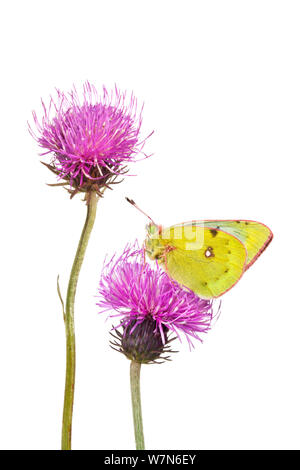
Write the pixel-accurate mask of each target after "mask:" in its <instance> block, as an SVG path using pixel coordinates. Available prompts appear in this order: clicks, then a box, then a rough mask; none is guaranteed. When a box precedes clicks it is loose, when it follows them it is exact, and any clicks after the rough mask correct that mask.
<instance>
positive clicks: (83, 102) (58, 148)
mask: <svg viewBox="0 0 300 470" xmlns="http://www.w3.org/2000/svg"><path fill="white" fill-rule="evenodd" d="M42 105H43V110H44V114H43V117H42V120H41V122H40V121H39V120H38V118H37V115H36V113H35V112H33V118H34V122H35V125H36V131H37V133H35V132H34V131H33V130H32V128H31V127H30V126H29V129H30V132H31V134H32V136H33V137H34V138H35V139H36V141H37V142H38V144H39V146H40V147H42V149H44V150H45V151H44V152H43V153H41V155H46V154H48V153H51V154H52V155H53V158H52V161H51V162H50V164H48V163H44V164H45V165H46V166H47V167H48V168H49V169H50V170H51V171H53V172H54V173H55V174H56V175H58V177H59V179H60V180H64V183H62V182H61V183H59V184H58V185H61V186H63V185H64V184H69V192H70V193H71V196H74V194H76V193H77V192H78V191H84V192H89V191H96V192H97V193H98V195H99V196H102V194H103V191H104V189H105V188H107V187H109V185H111V184H113V183H117V182H120V181H118V177H119V176H120V175H124V174H125V173H126V172H127V167H126V165H127V164H128V163H130V162H133V161H135V160H136V156H137V154H138V153H140V152H142V149H143V146H144V143H145V140H146V139H144V140H140V139H139V134H140V128H141V123H142V117H141V111H142V109H141V110H140V111H139V112H138V108H137V101H136V98H135V97H134V96H133V95H131V96H130V97H129V100H127V97H126V93H121V92H120V91H119V90H118V89H117V88H115V90H113V91H112V92H111V93H109V92H108V91H107V90H106V88H105V87H103V92H102V94H101V95H99V94H98V92H97V90H96V88H95V87H94V86H93V85H91V84H90V83H89V82H86V83H85V84H84V86H83V96H82V98H81V97H80V96H79V94H78V92H77V90H76V89H75V87H74V88H73V90H71V92H69V93H68V94H65V93H63V92H61V91H60V90H57V96H56V99H54V98H52V97H51V98H50V103H49V106H48V107H47V106H46V104H45V103H44V102H43V101H42ZM144 156H146V155H145V154H144ZM71 188H73V189H71Z"/></svg>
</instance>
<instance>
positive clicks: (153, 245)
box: [145, 223, 165, 261]
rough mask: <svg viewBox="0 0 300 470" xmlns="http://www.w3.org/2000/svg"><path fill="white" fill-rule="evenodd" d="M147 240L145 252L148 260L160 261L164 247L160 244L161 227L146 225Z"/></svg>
mask: <svg viewBox="0 0 300 470" xmlns="http://www.w3.org/2000/svg"><path fill="white" fill-rule="evenodd" d="M146 230H147V238H146V240H145V250H146V253H147V255H148V256H149V258H150V259H155V260H157V261H160V260H161V259H162V257H163V254H164V250H165V246H164V244H163V242H162V236H161V235H162V226H161V225H156V224H154V223H150V224H148V225H146Z"/></svg>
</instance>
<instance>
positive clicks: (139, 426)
mask: <svg viewBox="0 0 300 470" xmlns="http://www.w3.org/2000/svg"><path fill="white" fill-rule="evenodd" d="M140 372H141V364H140V363H139V362H135V361H131V363H130V387H131V401H132V414H133V424H134V435H135V443H136V450H144V449H145V442H144V433H143V419H142V406H141V391H140Z"/></svg>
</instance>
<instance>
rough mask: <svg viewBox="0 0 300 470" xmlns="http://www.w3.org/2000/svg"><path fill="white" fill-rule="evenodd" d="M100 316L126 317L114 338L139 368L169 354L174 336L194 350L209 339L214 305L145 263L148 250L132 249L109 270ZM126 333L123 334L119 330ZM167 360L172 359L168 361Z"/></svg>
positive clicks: (110, 264) (111, 262)
mask: <svg viewBox="0 0 300 470" xmlns="http://www.w3.org/2000/svg"><path fill="white" fill-rule="evenodd" d="M99 294H100V301H99V302H98V303H97V305H98V306H99V307H100V309H101V310H100V313H103V312H106V311H111V310H114V311H115V312H116V313H114V314H110V315H109V317H111V318H114V317H120V323H119V324H118V326H117V327H116V328H115V329H114V332H115V334H116V335H114V334H113V336H114V337H115V339H116V340H117V341H119V343H117V342H114V343H113V344H112V345H113V346H114V347H118V350H119V351H121V352H123V353H124V354H125V355H126V356H127V357H129V358H130V359H132V360H135V361H137V362H154V360H155V359H157V358H158V357H160V356H161V353H162V352H165V351H166V350H167V349H166V346H167V344H168V342H169V340H168V332H173V333H175V335H176V336H177V337H178V338H179V339H180V338H181V336H182V335H183V336H185V337H186V339H187V341H188V343H189V345H190V346H192V339H198V340H200V341H201V337H200V336H199V335H200V334H202V333H206V332H207V331H208V330H209V328H210V324H211V320H212V317H213V304H212V302H211V301H209V300H203V299H200V298H199V297H198V296H197V295H196V294H195V293H194V292H192V291H191V290H188V289H184V288H182V287H181V286H180V285H179V284H178V283H177V282H175V281H173V280H171V279H170V278H169V276H168V275H167V274H166V273H165V272H163V271H162V270H161V269H160V268H159V267H158V265H156V266H154V268H153V267H151V266H150V265H149V264H147V263H145V261H144V253H143V250H141V249H138V248H137V247H136V246H133V247H132V246H129V247H127V248H126V249H125V251H124V252H123V254H122V255H121V256H120V257H118V258H117V257H116V255H115V256H114V257H113V258H112V259H111V260H109V261H108V262H107V263H106V264H105V266H104V269H103V272H102V276H101V279H100V285H99ZM120 326H121V327H122V328H123V332H122V333H120V331H118V330H117V328H119V327H120ZM164 359H166V358H164Z"/></svg>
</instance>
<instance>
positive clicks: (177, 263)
mask: <svg viewBox="0 0 300 470" xmlns="http://www.w3.org/2000/svg"><path fill="white" fill-rule="evenodd" d="M127 200H128V199H127ZM128 201H129V202H130V203H131V204H133V205H135V207H136V208H137V209H139V208H138V207H137V206H136V204H135V203H134V201H132V200H128ZM139 210H140V209H139ZM141 212H143V211H141ZM143 214H145V213H144V212H143ZM147 217H148V218H149V219H150V217H149V216H147ZM150 221H151V222H150V224H148V225H147V238H146V240H145V252H146V253H147V255H148V257H149V258H150V259H152V260H157V262H158V263H159V264H160V265H161V266H162V268H163V269H164V270H165V271H166V272H167V273H168V275H169V276H170V277H171V278H172V279H174V280H175V281H177V282H178V283H180V284H182V285H183V286H186V287H188V288H189V289H191V290H192V291H194V292H195V293H196V294H197V295H199V297H201V298H204V299H212V298H216V297H220V296H221V295H223V294H224V293H225V292H227V291H228V290H229V289H231V288H232V287H233V286H234V285H235V284H236V283H237V282H238V281H239V280H240V278H241V277H242V275H243V274H244V273H245V271H247V269H249V267H250V266H251V265H252V264H253V263H254V262H255V261H256V260H257V258H258V257H259V256H260V255H261V253H262V252H263V251H264V250H265V249H266V248H267V246H268V245H269V244H270V242H271V241H272V238H273V234H272V232H271V230H270V229H269V228H268V227H267V226H266V225H264V224H262V223H260V222H255V221H252V220H204V221H197V220H195V221H192V222H186V223H182V224H177V225H172V226H171V227H168V228H163V227H162V226H160V225H156V224H155V223H154V222H153V220H152V219H150Z"/></svg>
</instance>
